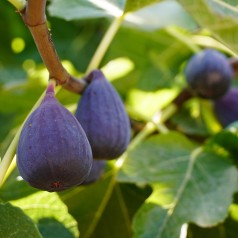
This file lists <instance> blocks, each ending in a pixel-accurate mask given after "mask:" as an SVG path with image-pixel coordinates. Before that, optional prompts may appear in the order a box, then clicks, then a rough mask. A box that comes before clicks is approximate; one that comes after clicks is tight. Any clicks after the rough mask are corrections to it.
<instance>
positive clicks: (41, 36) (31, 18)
mask: <svg viewBox="0 0 238 238" xmlns="http://www.w3.org/2000/svg"><path fill="white" fill-rule="evenodd" d="M45 5H46V0H40V1H39V0H28V2H27V5H26V7H25V8H24V9H23V10H21V11H20V14H21V16H22V19H23V21H24V23H25V24H26V26H27V27H28V28H29V30H30V32H31V34H32V37H33V39H34V41H35V44H36V46H37V49H38V51H39V53H40V55H41V58H42V60H43V62H44V64H45V66H46V67H47V69H48V71H49V78H51V79H54V80H56V82H57V84H60V85H62V87H64V88H65V89H67V90H70V91H72V92H75V93H82V91H83V90H84V89H85V86H86V83H85V82H84V81H83V80H79V79H77V78H76V77H73V76H71V75H70V74H69V73H68V72H67V70H66V69H65V68H64V67H63V65H62V63H61V61H60V59H59V57H58V54H57V52H56V49H55V47H54V44H53V41H52V39H51V34H50V32H49V30H48V27H47V23H46V16H45Z"/></svg>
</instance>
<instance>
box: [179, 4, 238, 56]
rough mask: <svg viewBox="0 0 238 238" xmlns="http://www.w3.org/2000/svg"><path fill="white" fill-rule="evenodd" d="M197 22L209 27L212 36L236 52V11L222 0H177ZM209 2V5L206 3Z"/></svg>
mask: <svg viewBox="0 0 238 238" xmlns="http://www.w3.org/2000/svg"><path fill="white" fill-rule="evenodd" d="M178 2H179V3H181V5H182V6H183V7H184V8H185V9H186V10H187V11H188V13H190V14H191V15H192V16H193V18H194V19H195V20H196V21H197V22H198V24H199V25H200V26H202V27H204V28H206V29H209V30H210V31H211V32H212V33H213V34H214V36H215V37H216V38H217V39H219V40H220V41H221V42H223V43H224V44H225V45H228V46H229V47H230V48H231V49H233V50H234V51H235V52H236V53H237V52H238V46H237V42H236V39H237V37H238V20H237V17H238V11H237V9H236V8H235V7H233V6H231V5H229V4H228V3H224V2H223V1H211V0H210V1H205V0H197V1H191V0H178ZM207 2H209V3H210V4H209V5H210V6H209V5H208V4H207Z"/></svg>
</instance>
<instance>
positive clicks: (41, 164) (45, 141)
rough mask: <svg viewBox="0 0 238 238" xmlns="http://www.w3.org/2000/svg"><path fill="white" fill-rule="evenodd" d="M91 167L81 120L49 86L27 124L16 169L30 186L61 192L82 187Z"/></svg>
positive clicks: (18, 150) (22, 135)
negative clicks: (60, 100) (59, 100)
mask: <svg viewBox="0 0 238 238" xmlns="http://www.w3.org/2000/svg"><path fill="white" fill-rule="evenodd" d="M91 166H92V151H91V147H90V144H89V142H88V139H87V137H86V135H85V132H84V131H83V129H82V127H81V125H80V124H79V122H78V120H77V119H76V118H75V117H74V115H72V114H71V113H70V112H69V111H68V110H67V109H66V108H64V107H63V106H62V105H61V104H60V103H59V102H58V101H57V99H56V98H55V96H54V85H53V83H50V84H49V86H48V89H47V91H46V94H45V97H44V99H43V101H42V102H41V104H40V106H39V107H38V108H37V109H36V110H35V111H34V112H33V113H32V114H31V115H30V116H29V118H28V120H27V121H26V123H25V124H24V127H23V129H22V131H21V135H20V138H19V143H18V147H17V167H18V170H19V173H20V175H21V176H22V178H23V179H24V180H25V181H27V182H28V183H29V184H30V185H31V186H33V187H35V188H38V189H41V190H46V191H50V192H52V191H62V190H65V189H68V188H70V187H73V186H76V185H79V184H81V183H82V182H83V181H84V180H85V179H86V177H87V176H88V174H89V172H90V169H91Z"/></svg>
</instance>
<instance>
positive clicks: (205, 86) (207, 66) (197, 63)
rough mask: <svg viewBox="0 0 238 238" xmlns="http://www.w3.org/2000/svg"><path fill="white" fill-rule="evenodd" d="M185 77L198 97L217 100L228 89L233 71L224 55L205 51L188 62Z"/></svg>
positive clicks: (214, 51)
mask: <svg viewBox="0 0 238 238" xmlns="http://www.w3.org/2000/svg"><path fill="white" fill-rule="evenodd" d="M185 77H186V80H187V83H188V85H189V86H190V87H191V89H192V90H193V91H194V93H195V94H197V95H198V96H199V97H202V98H208V99H217V98H219V97H221V96H223V95H224V94H225V93H226V92H227V91H228V89H229V88H230V86H231V82H232V77H233V70H232V68H231V66H230V64H229V62H228V60H227V58H226V56H225V55H224V54H222V53H220V52H218V51H216V50H213V49H205V50H203V51H201V52H199V53H197V54H195V55H194V56H193V57H192V58H191V59H190V60H189V62H188V64H187V67H186V68H185Z"/></svg>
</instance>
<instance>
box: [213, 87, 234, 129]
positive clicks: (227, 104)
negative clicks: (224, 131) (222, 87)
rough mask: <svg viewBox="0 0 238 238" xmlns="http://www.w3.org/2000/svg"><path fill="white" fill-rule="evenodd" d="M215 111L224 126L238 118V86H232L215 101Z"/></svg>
mask: <svg viewBox="0 0 238 238" xmlns="http://www.w3.org/2000/svg"><path fill="white" fill-rule="evenodd" d="M213 108H214V113H215V115H216V116H217V119H218V121H219V122H220V123H221V125H222V126H223V127H226V126H228V125H229V124H231V123H232V122H235V121H237V120H238V88H231V89H230V90H229V91H228V92H227V93H226V94H225V95H224V96H223V97H221V98H219V99H218V100H215V101H214V103H213Z"/></svg>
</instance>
